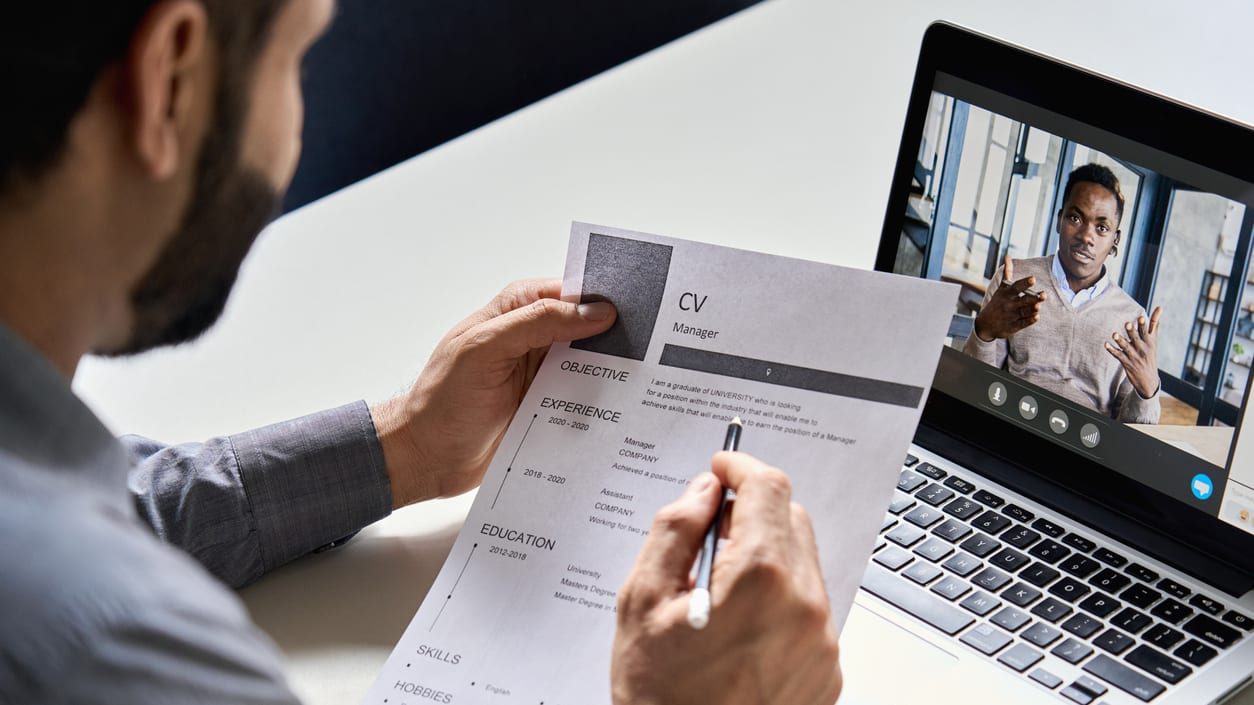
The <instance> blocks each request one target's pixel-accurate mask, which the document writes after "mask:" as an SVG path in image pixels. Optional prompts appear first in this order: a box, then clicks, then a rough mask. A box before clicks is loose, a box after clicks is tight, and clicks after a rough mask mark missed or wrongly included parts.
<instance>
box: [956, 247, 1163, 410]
mask: <svg viewBox="0 0 1254 705" xmlns="http://www.w3.org/2000/svg"><path fill="white" fill-rule="evenodd" d="M1014 265H1015V266H1014V272H1015V278H1016V279H1022V278H1023V277H1026V276H1029V275H1032V276H1035V277H1036V286H1035V287H1034V288H1035V289H1036V290H1038V291H1039V290H1042V289H1044V290H1045V291H1046V292H1047V295H1046V297H1045V301H1044V303H1042V304H1041V320H1039V321H1037V322H1036V323H1034V324H1032V325H1031V326H1028V327H1027V328H1024V329H1023V330H1021V331H1019V332H1018V333H1015V334H1014V335H1012V336H1010V337H1009V338H1007V339H1004V340H995V341H993V342H991V343H986V342H984V341H982V340H980V338H979V336H977V335H976V334H975V333H974V331H973V332H972V333H971V337H970V338H967V342H966V345H965V346H964V347H963V352H965V353H966V354H968V355H970V356H971V357H974V358H976V359H978V360H982V361H983V362H986V363H988V364H990V365H992V366H994V367H998V368H1001V369H1004V370H1006V371H1008V372H1010V373H1011V374H1013V375H1014V376H1016V377H1018V378H1020V379H1023V380H1026V381H1028V382H1031V383H1032V384H1035V385H1037V386H1038V387H1042V388H1044V389H1046V390H1048V391H1050V392H1053V393H1055V394H1058V395H1060V396H1063V397H1066V398H1067V399H1070V400H1071V401H1074V402H1076V403H1077V404H1081V405H1083V406H1086V407H1088V408H1090V409H1093V410H1095V411H1099V412H1101V413H1103V414H1106V415H1108V416H1110V418H1112V419H1116V420H1118V421H1123V422H1127V423H1158V417H1159V414H1160V411H1161V410H1160V408H1159V404H1158V394H1155V395H1154V396H1152V397H1150V398H1149V399H1142V398H1141V395H1140V394H1138V393H1137V391H1136V389H1134V388H1133V387H1132V383H1131V382H1130V381H1129V380H1128V376H1127V375H1126V374H1124V371H1123V365H1120V364H1119V361H1118V360H1116V359H1115V358H1114V356H1112V355H1111V354H1110V353H1108V352H1106V349H1105V347H1104V346H1103V344H1104V343H1105V342H1106V341H1107V340H1110V336H1111V334H1112V333H1114V332H1115V331H1119V332H1121V333H1122V332H1123V330H1124V324H1125V323H1127V322H1129V321H1135V320H1136V319H1137V317H1139V316H1143V315H1145V309H1143V308H1141V306H1140V304H1138V303H1137V302H1136V301H1134V300H1133V299H1132V297H1131V296H1128V294H1127V293H1126V292H1124V290H1123V289H1120V288H1119V286H1118V285H1117V284H1115V283H1114V282H1113V281H1112V282H1111V284H1110V286H1109V287H1108V288H1107V289H1106V290H1105V291H1104V292H1102V294H1101V295H1100V296H1098V297H1097V298H1096V299H1094V300H1093V301H1090V302H1089V303H1087V304H1084V305H1083V306H1081V307H1080V308H1078V309H1074V308H1072V307H1071V304H1068V303H1067V301H1066V299H1065V298H1064V297H1063V295H1062V292H1061V291H1059V290H1058V283H1057V281H1055V279H1054V276H1053V273H1052V271H1051V268H1052V267H1053V266H1054V257H1053V255H1050V256H1048V257H1036V258H1033V259H1023V260H1014ZM1001 277H1002V273H1001V268H1000V267H999V268H998V269H997V272H996V273H995V274H994V275H993V281H994V282H1000V281H1001ZM993 291H994V288H993V287H992V286H991V285H990V287H989V290H988V293H987V294H986V295H985V296H984V303H985V304H987V303H988V300H989V298H990V297H991V296H992V294H993Z"/></svg>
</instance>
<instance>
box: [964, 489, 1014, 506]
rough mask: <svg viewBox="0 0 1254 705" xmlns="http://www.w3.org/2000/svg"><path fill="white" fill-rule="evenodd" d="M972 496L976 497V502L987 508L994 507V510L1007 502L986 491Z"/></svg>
mask: <svg viewBox="0 0 1254 705" xmlns="http://www.w3.org/2000/svg"><path fill="white" fill-rule="evenodd" d="M972 496H973V497H975V501H977V502H979V503H980V504H983V505H985V506H989V507H992V508H993V509H996V508H998V507H1000V506H1001V505H1003V504H1005V503H1006V500H1004V499H1002V498H1001V497H998V496H997V495H995V494H993V493H992V492H988V491H986V490H980V491H978V492H976V493H975V494H974V495H972Z"/></svg>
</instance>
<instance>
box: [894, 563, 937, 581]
mask: <svg viewBox="0 0 1254 705" xmlns="http://www.w3.org/2000/svg"><path fill="white" fill-rule="evenodd" d="M901 574H902V575H904V576H906V577H907V578H910V579H911V580H913V581H914V582H916V583H918V584H920V585H927V584H928V583H930V582H932V581H933V580H935V579H937V578H939V577H940V574H941V569H940V568H937V567H936V566H934V565H932V564H931V563H928V562H927V561H915V562H914V565H912V566H910V567H909V568H906V569H905V570H903V571H901Z"/></svg>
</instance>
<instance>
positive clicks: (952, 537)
mask: <svg viewBox="0 0 1254 705" xmlns="http://www.w3.org/2000/svg"><path fill="white" fill-rule="evenodd" d="M932 533H933V534H936V535H937V536H939V537H941V538H943V539H945V540H946V541H957V540H959V539H961V538H962V537H963V536H966V535H967V534H969V533H971V527H969V526H967V525H966V524H963V523H962V522H960V521H958V520H956V519H946V520H945V522H944V523H943V524H941V525H940V526H937V527H936V528H935V529H932Z"/></svg>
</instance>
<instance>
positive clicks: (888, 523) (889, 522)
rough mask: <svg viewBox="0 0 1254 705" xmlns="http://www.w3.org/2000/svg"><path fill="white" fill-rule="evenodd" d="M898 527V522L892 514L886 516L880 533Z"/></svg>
mask: <svg viewBox="0 0 1254 705" xmlns="http://www.w3.org/2000/svg"><path fill="white" fill-rule="evenodd" d="M896 525H897V520H896V519H894V518H893V515H891V514H885V515H884V523H883V524H881V525H880V531H888V530H889V529H891V528H893V527H894V526H896Z"/></svg>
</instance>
